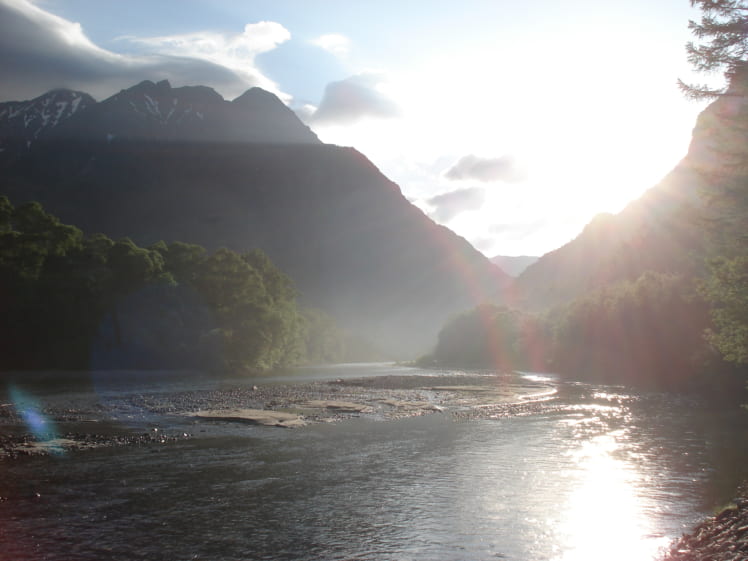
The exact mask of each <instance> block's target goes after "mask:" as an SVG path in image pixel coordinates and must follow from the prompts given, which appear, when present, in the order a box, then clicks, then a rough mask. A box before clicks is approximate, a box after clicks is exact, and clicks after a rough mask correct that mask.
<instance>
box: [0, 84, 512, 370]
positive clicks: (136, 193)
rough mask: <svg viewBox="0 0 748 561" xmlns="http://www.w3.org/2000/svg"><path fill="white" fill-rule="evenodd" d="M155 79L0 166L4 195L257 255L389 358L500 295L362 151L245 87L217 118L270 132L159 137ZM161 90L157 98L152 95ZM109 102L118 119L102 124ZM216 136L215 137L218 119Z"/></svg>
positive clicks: (472, 254) (418, 347)
mask: <svg viewBox="0 0 748 561" xmlns="http://www.w3.org/2000/svg"><path fill="white" fill-rule="evenodd" d="M159 84H161V85H159ZM159 84H153V83H141V84H140V86H141V89H140V90H136V91H135V92H134V94H135V98H136V99H137V100H138V103H133V105H135V107H133V105H131V104H130V103H129V102H130V101H131V100H128V99H127V97H128V96H127V95H125V94H123V93H122V92H121V93H120V94H118V95H120V97H119V98H117V96H112V97H113V98H115V99H112V98H109V99H110V100H112V101H110V103H109V104H105V103H104V102H101V103H99V104H97V105H96V106H94V109H89V110H88V111H87V112H86V114H81V116H78V117H75V118H70V119H68V120H67V121H66V122H65V123H63V127H64V128H63V127H61V128H60V129H58V130H57V132H56V133H55V134H52V133H48V134H45V135H44V136H43V137H40V138H38V139H37V140H36V141H34V142H33V143H32V145H31V147H30V148H29V149H27V150H25V151H24V152H22V153H18V154H16V155H15V156H14V157H12V158H6V159H5V160H2V159H0V169H2V172H3V178H4V179H3V182H2V187H1V188H0V193H2V194H6V195H8V196H9V197H10V199H11V201H12V202H13V203H14V204H19V203H21V202H24V201H27V200H38V201H39V202H41V203H42V204H43V205H44V207H45V208H46V209H48V210H49V212H51V213H53V214H55V215H57V216H58V217H60V219H61V220H63V221H64V222H66V223H72V224H76V225H78V226H79V227H81V228H82V229H83V230H84V231H85V232H89V233H93V232H98V231H100V232H103V233H105V234H107V235H109V236H112V237H122V236H129V237H131V238H132V239H133V240H135V241H136V242H137V243H138V244H141V245H147V244H150V243H153V242H155V241H158V240H160V239H163V240H165V241H167V242H169V241H175V240H180V241H185V242H192V243H198V244H200V245H204V246H206V247H208V248H209V249H212V248H216V247H220V246H226V247H229V248H231V249H235V250H237V251H246V250H249V249H252V248H254V247H258V248H260V249H262V250H263V251H265V252H266V253H267V254H268V256H269V257H270V258H271V259H272V260H273V262H274V263H276V264H277V265H278V266H279V267H280V268H281V269H282V270H283V271H284V272H286V273H287V274H289V275H290V276H291V277H292V278H293V279H294V281H295V282H296V285H297V287H298V289H299V291H300V293H301V298H302V301H303V302H304V303H305V304H307V305H312V306H315V307H319V308H322V309H324V310H326V311H328V312H330V313H331V314H332V315H333V316H334V317H335V318H336V319H337V320H338V321H339V322H340V323H341V325H342V326H343V327H345V328H347V329H349V330H350V331H352V332H353V333H357V334H361V335H363V336H364V337H366V338H368V339H369V340H370V341H372V342H373V343H374V344H375V345H377V346H379V347H380V348H382V349H383V350H385V352H388V353H389V355H390V356H393V357H395V358H413V357H414V356H415V355H416V354H418V353H422V352H425V351H426V350H428V348H429V347H430V345H431V344H432V342H433V340H434V338H435V336H436V333H437V331H438V329H439V327H440V326H441V324H442V323H443V322H444V320H445V319H446V318H447V317H449V315H451V314H453V313H456V312H458V311H461V310H463V309H465V308H468V307H471V306H473V305H476V304H478V303H480V302H482V301H485V300H496V299H501V298H503V292H504V291H505V290H507V289H508V287H509V285H510V284H511V280H510V279H509V277H507V276H506V275H505V274H504V273H503V272H502V271H501V270H500V269H499V268H498V267H496V266H495V265H493V264H491V263H490V262H489V261H488V260H487V259H486V258H485V257H484V256H483V255H482V254H480V253H479V252H478V251H477V250H476V249H475V248H473V247H472V246H471V245H470V244H469V243H468V242H467V241H466V240H464V239H463V238H460V237H459V236H457V235H456V234H455V233H454V232H452V231H450V230H448V229H447V228H445V227H443V226H439V225H437V224H436V223H434V222H433V221H432V220H431V219H430V218H428V217H427V216H426V215H425V214H424V213H423V212H422V211H421V210H420V209H418V208H417V207H415V206H414V205H412V204H411V203H410V202H408V201H407V199H406V198H405V197H404V196H403V195H402V193H401V191H400V188H399V187H398V186H397V185H396V184H395V183H393V182H392V181H390V180H389V179H387V178H386V177H385V176H384V175H383V174H382V173H381V172H380V170H379V169H378V168H377V167H376V166H375V165H374V164H373V163H372V162H371V161H369V160H368V159H367V158H366V157H365V156H364V155H362V154H361V153H359V152H358V151H356V150H354V149H352V148H342V147H338V146H333V145H327V144H323V143H321V142H320V141H319V140H318V139H317V138H316V136H314V138H312V137H310V136H309V135H308V134H306V133H305V132H304V131H308V129H307V128H306V127H305V126H304V125H303V124H302V123H301V122H300V121H298V118H297V117H296V116H295V115H294V114H293V113H292V112H291V111H290V110H289V109H288V108H286V107H285V106H282V107H279V106H278V104H280V105H282V103H281V102H280V100H277V98H275V96H272V94H268V93H265V92H261V91H257V90H249V91H248V92H247V93H245V94H244V95H243V96H240V97H239V98H237V99H236V100H234V101H233V102H223V103H222V104H221V107H222V108H223V109H226V111H227V112H228V113H227V114H231V115H233V114H234V113H233V112H234V110H239V111H242V112H244V113H246V114H247V115H248V117H247V120H246V121H243V122H250V121H252V120H253V119H254V121H253V122H255V123H260V124H263V123H264V124H265V125H267V126H264V125H263V126H260V127H259V128H257V129H256V130H255V131H254V133H263V132H264V131H269V133H268V134H269V138H267V139H265V138H264V137H257V136H255V137H251V138H252V139H253V140H245V141H238V140H234V141H232V140H231V138H233V137H232V135H234V134H235V131H236V129H231V128H229V129H227V130H228V132H227V134H226V135H225V136H224V137H221V139H220V140H217V139H216V138H217V137H216V136H215V135H214V136H211V134H213V133H212V132H211V134H206V135H205V136H206V138H204V139H200V140H198V139H196V138H195V137H194V136H191V134H192V131H190V130H189V129H188V128H181V129H171V130H178V131H179V132H182V133H184V135H183V136H169V135H167V134H162V133H160V132H158V131H159V130H160V129H159V128H158V127H161V126H162V125H161V124H159V119H160V118H161V117H163V116H164V114H165V112H164V107H166V105H164V100H168V96H172V97H173V91H174V90H175V89H173V88H170V86H168V84H162V83H159ZM136 87H137V86H136ZM158 88H161V89H162V90H163V91H164V92H166V93H164V94H163V95H162V97H161V98H157V97H155V96H154V95H151V93H150V92H154V91H155V90H156V89H158ZM177 90H179V89H177ZM124 92H129V94H133V92H132V88H131V89H130V90H124ZM186 92H187V94H190V95H193V94H194V95H197V96H198V97H199V96H210V95H211V94H210V92H207V91H204V90H200V89H198V90H195V89H192V90H187V91H186ZM129 94H128V95H129ZM145 95H148V96H149V97H150V98H151V99H152V100H153V102H155V101H158V102H159V103H158V108H157V107H156V105H155V103H153V102H151V101H149V100H148V98H146V97H145ZM105 101H106V100H105ZM268 103H271V104H272V106H273V107H274V109H272V111H267V110H265V109H266V107H267V104H268ZM108 107H114V109H115V111H114V113H115V115H114V116H111V115H110V116H109V120H108V121H107V120H106V119H105V118H103V117H102V116H101V113H102V112H104V111H105V110H106V109H107V108H108ZM192 107H193V111H192V112H190V115H194V114H195V110H194V105H193V106H192ZM157 109H158V110H157ZM119 112H126V113H119ZM258 112H259V113H261V115H260V116H258V115H257V114H258ZM121 114H127V115H130V116H132V117H133V119H135V124H134V125H133V124H132V123H125V125H127V127H129V128H126V129H123V130H126V131H133V130H134V131H135V132H138V131H143V130H144V131H146V132H147V131H150V130H154V129H155V130H156V131H157V133H156V134H153V135H151V136H150V137H147V138H144V136H143V135H137V134H130V135H128V134H122V133H120V134H117V131H112V130H109V129H111V124H112V123H114V124H119V123H121V122H122V119H120V118H119V116H120V115H121ZM166 114H168V113H166ZM283 115H286V116H288V119H287V120H286V121H285V122H286V123H287V125H283V124H282V121H283V119H285V117H284V116H283ZM100 117H101V118H100ZM263 118H264V119H265V121H263V120H262V119H263ZM76 121H77V122H76ZM213 122H214V123H220V122H221V121H220V119H216V120H214V121H213ZM81 123H82V124H81ZM275 123H281V124H280V125H279V126H278V127H275V130H274V129H273V127H272V125H273V124H275ZM84 125H85V126H84ZM149 127H150V128H149ZM284 127H285V128H284ZM213 131H214V132H216V134H217V133H218V132H221V129H220V127H219V126H218V124H216V128H214V129H213ZM279 131H280V132H279ZM107 132H108V133H110V136H105V134H104V133H107ZM78 133H80V134H78ZM254 133H253V134H254ZM309 133H310V134H313V133H311V131H309ZM76 135H77V136H76ZM226 136H228V138H226ZM299 138H301V139H302V142H297V140H298V139H299ZM281 140H282V141H281Z"/></svg>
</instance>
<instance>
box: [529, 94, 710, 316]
mask: <svg viewBox="0 0 748 561" xmlns="http://www.w3.org/2000/svg"><path fill="white" fill-rule="evenodd" d="M723 101H725V100H719V102H715V104H713V105H712V106H710V107H709V108H708V109H707V110H706V111H704V113H703V114H702V116H701V117H700V119H699V123H698V124H697V126H696V128H695V129H694V136H693V140H692V143H691V146H690V149H689V152H688V155H687V156H686V157H685V158H684V159H683V160H682V161H681V162H680V163H679V164H678V165H677V166H676V167H675V169H673V171H671V172H670V173H669V174H668V175H667V176H666V177H665V178H664V179H663V180H662V181H661V182H660V183H659V184H658V185H656V186H654V187H652V188H651V189H649V190H648V191H647V192H646V193H645V194H644V195H643V196H642V197H640V198H639V199H637V200H635V201H633V202H632V203H630V204H629V205H628V206H627V207H626V208H625V209H624V210H623V211H621V212H620V213H619V214H617V215H611V214H601V215H598V216H596V217H595V218H594V219H593V220H592V221H591V222H590V223H589V224H588V225H587V226H586V227H585V229H584V230H583V231H582V232H581V233H580V234H579V236H577V238H575V239H574V240H572V241H571V242H569V243H568V244H566V245H564V246H562V247H560V248H559V249H557V250H555V251H552V252H550V253H548V254H546V255H544V256H543V257H541V258H540V259H539V260H538V262H537V263H535V264H533V265H530V266H529V267H528V268H527V269H526V270H525V271H524V272H523V273H522V274H521V275H520V276H519V278H518V282H517V285H518V286H517V290H518V293H519V295H520V296H519V301H520V302H521V303H522V306H524V307H526V308H528V309H533V310H539V309H545V308H548V307H551V306H554V305H557V304H561V303H564V302H569V301H571V300H573V299H574V298H576V297H578V296H580V295H583V294H585V293H587V292H589V291H590V290H594V289H596V288H600V287H602V286H605V285H609V284H612V283H616V282H620V281H627V280H635V279H636V278H638V277H639V276H640V275H641V274H642V273H644V272H645V271H654V272H661V273H686V274H692V273H696V272H698V270H699V269H700V267H702V266H703V259H702V257H701V256H702V254H703V243H704V235H703V228H702V227H703V220H704V218H705V214H704V213H705V212H706V209H705V207H704V199H703V198H702V197H701V196H700V193H701V192H702V191H703V189H705V186H706V185H707V184H708V174H707V173H706V169H707V166H712V165H713V164H714V161H713V158H712V157H711V156H708V154H710V153H711V152H710V150H709V148H708V145H709V143H710V142H711V140H710V139H712V138H713V131H710V129H709V127H708V125H707V123H708V122H710V121H711V120H712V116H713V115H714V114H715V113H718V112H720V111H723V110H724V107H725V104H724V103H722V102H723Z"/></svg>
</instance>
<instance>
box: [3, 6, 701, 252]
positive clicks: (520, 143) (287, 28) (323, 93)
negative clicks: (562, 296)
mask: <svg viewBox="0 0 748 561" xmlns="http://www.w3.org/2000/svg"><path fill="white" fill-rule="evenodd" d="M601 4H602V3H600V2H594V1H591V0H573V1H570V2H567V3H564V4H563V6H561V5H558V3H555V2H551V1H550V0H535V1H533V2H527V3H524V4H523V5H521V6H520V5H516V4H514V3H500V2H490V1H479V0H472V1H467V2H461V3H459V4H458V3H454V4H453V3H448V2H439V3H433V2H409V3H403V2H393V1H382V2H377V3H376V4H375V3H366V4H364V3H350V2H342V1H337V0H335V1H328V2H308V3H303V4H302V3H299V2H294V1H291V0H285V1H284V0H277V1H272V2H271V1H256V2H251V3H247V2H231V1H228V0H219V1H214V2H204V1H201V0H184V1H181V2H177V1H175V0H165V1H162V2H159V3H157V4H153V3H150V2H146V1H145V0H133V1H131V2H128V3H106V4H104V3H101V2H91V1H87V0H38V1H36V2H33V3H30V2H28V1H27V0H0V12H2V16H3V17H1V18H0V29H1V30H2V31H3V33H2V34H1V35H2V38H0V52H3V53H4V56H3V57H2V60H3V61H4V62H2V63H0V81H1V82H2V83H3V88H2V91H0V98H1V99H0V101H7V100H11V99H14V100H23V99H30V98H32V97H36V96H37V95H41V94H42V93H44V92H45V91H48V90H49V89H52V88H55V87H70V88H74V89H80V90H83V91H86V92H88V93H90V94H92V95H93V96H94V97H95V98H96V99H97V100H101V99H104V98H106V97H108V96H109V95H112V94H114V93H116V92H117V91H119V90H120V89H122V88H126V87H129V86H132V85H134V84H135V83H137V82H139V81H141V80H143V79H152V80H159V79H168V80H170V81H171V83H172V85H173V86H175V87H176V86H182V85H196V84H202V85H207V86H211V87H213V88H215V89H216V90H217V91H218V92H219V93H221V95H223V96H224V97H225V98H227V99H233V98H234V97H237V96H238V95H240V94H241V93H242V92H243V91H245V90H246V89H248V88H249V87H252V86H259V87H262V88H265V89H268V90H270V91H272V92H274V93H276V94H277V95H278V96H279V97H280V98H281V99H282V100H283V101H284V102H285V103H286V104H287V105H288V106H289V107H290V108H292V109H293V110H295V111H296V112H297V114H298V115H299V116H300V117H301V118H302V119H303V120H304V121H305V122H306V123H307V124H308V125H309V126H310V127H311V128H312V129H313V130H314V131H315V132H316V133H317V134H318V136H319V137H320V139H321V140H322V141H324V142H328V143H333V144H339V145H346V146H353V147H355V148H356V149H358V150H359V151H360V152H362V153H363V154H364V155H365V156H367V157H368V158H369V159H370V160H372V162H373V163H374V164H375V165H376V166H377V167H379V168H380V169H381V170H382V172H383V173H384V174H385V175H386V176H387V177H389V178H390V179H391V180H393V181H394V182H396V183H397V184H398V185H400V187H401V189H402V191H403V194H404V195H405V196H406V197H407V198H408V199H409V200H411V201H412V202H413V203H414V204H416V205H417V206H418V207H419V208H421V209H422V210H423V211H424V212H426V213H427V214H428V215H429V216H431V217H432V218H433V219H434V220H435V221H436V222H438V223H441V224H444V225H445V226H447V227H449V228H451V229H452V230H454V231H455V232H456V233H457V234H459V235H461V236H463V237H465V238H466V239H467V240H468V241H470V242H471V243H472V244H473V245H474V246H475V247H476V248H477V249H479V250H481V251H482V252H483V253H484V254H486V255H487V256H489V257H492V256H494V255H542V254H543V253H547V252H548V251H551V250H553V249H556V248H557V247H560V246H561V245H563V244H565V243H566V242H568V241H569V240H571V239H572V238H574V237H575V236H576V235H577V234H579V232H581V230H582V229H583V228H584V226H585V224H587V223H588V222H589V221H590V220H591V219H592V218H593V216H594V215H596V214H598V213H600V212H619V211H620V210H622V209H623V208H624V207H625V205H626V204H627V203H629V202H630V201H632V200H634V199H636V198H637V197H639V196H640V195H641V194H642V193H643V192H644V191H646V190H647V189H648V188H650V187H652V186H654V185H655V184H656V183H657V182H658V181H659V180H660V179H662V178H663V177H664V176H665V175H666V174H667V173H668V172H669V171H670V170H671V169H672V168H673V167H674V166H675V165H676V164H677V163H678V161H679V160H680V159H681V158H682V157H683V156H684V155H685V154H686V150H687V148H688V143H689V141H690V134H691V129H692V128H693V126H694V124H695V119H696V116H697V115H698V113H699V111H701V110H702V109H703V107H704V104H703V103H702V104H695V103H693V102H688V101H686V100H685V99H684V98H683V96H682V94H681V93H680V91H679V90H678V88H677V86H676V80H677V79H678V78H683V79H685V80H686V81H688V80H691V79H693V75H692V74H691V73H690V69H689V65H688V63H687V61H686V54H685V49H684V45H685V43H686V42H687V41H688V40H689V39H690V38H691V37H690V33H689V31H688V19H689V18H691V19H695V18H697V17H698V13H697V12H696V11H695V10H692V9H691V8H690V7H689V3H688V0H663V1H661V2H659V3H658V5H657V6H652V5H650V4H649V3H648V2H644V1H643V0H636V1H632V2H628V3H625V4H623V5H613V4H611V5H601ZM144 14H148V16H147V17H144ZM9 61H12V62H9Z"/></svg>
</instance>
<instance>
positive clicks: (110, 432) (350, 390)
mask: <svg viewBox="0 0 748 561" xmlns="http://www.w3.org/2000/svg"><path fill="white" fill-rule="evenodd" d="M56 382H57V385H56V386H55V388H54V391H47V390H46V389H45V388H46V387H47V386H45V385H41V386H36V387H34V388H33V389H30V390H26V391H24V392H23V396H24V397H23V399H19V398H18V397H17V396H16V399H15V400H14V399H13V395H10V394H9V395H5V396H2V399H3V401H2V403H0V459H2V458H18V457H21V456H26V455H36V454H54V453H60V452H68V451H73V450H87V449H91V448H97V447H103V446H120V445H151V444H153V445H156V444H158V445H164V444H169V443H173V442H177V441H179V440H183V439H186V438H191V437H192V435H193V434H194V433H195V432H198V431H200V430H203V431H204V429H201V427H205V424H206V423H249V424H256V425H263V426H270V427H281V428H300V427H303V426H305V425H308V424H315V423H331V422H339V421H344V420H346V419H350V418H354V417H368V418H372V419H375V420H383V421H386V420H393V419H399V418H404V417H413V416H420V415H428V414H448V415H452V416H453V417H455V418H458V419H468V418H477V417H506V416H513V415H520V414H531V413H533V412H538V411H539V410H540V409H541V408H542V407H545V406H547V405H545V398H546V397H547V396H548V394H549V392H550V393H552V391H553V390H552V388H551V386H544V385H542V384H539V383H538V382H537V381H535V382H528V383H527V386H526V387H524V386H519V387H518V386H517V384H516V383H513V384H511V385H510V384H508V383H507V377H506V375H501V374H488V373H486V374H464V375H446V374H445V375H389V376H375V377H362V378H350V379H338V378H333V379H329V380H320V381H313V382H305V383H302V382H300V383H273V382H267V383H262V379H251V378H247V379H243V380H241V381H239V380H232V381H231V382H230V383H228V384H222V386H223V387H218V388H215V387H214V388H209V389H199V390H184V389H182V390H171V391H164V390H163V388H154V389H153V390H151V391H148V390H147V389H146V390H145V391H144V389H143V388H140V389H133V390H132V391H130V390H127V389H125V390H124V391H122V390H120V391H117V392H111V391H106V390H100V391H96V389H95V388H96V385H91V386H90V387H89V388H88V389H87V390H85V391H81V390H80V388H79V389H78V390H77V391H75V392H65V391H60V390H59V384H60V381H59V380H57V381H56ZM16 393H18V392H16Z"/></svg>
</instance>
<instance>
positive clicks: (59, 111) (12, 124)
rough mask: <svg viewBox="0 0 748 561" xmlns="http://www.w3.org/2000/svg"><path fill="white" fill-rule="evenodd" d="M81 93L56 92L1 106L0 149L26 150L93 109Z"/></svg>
mask: <svg viewBox="0 0 748 561" xmlns="http://www.w3.org/2000/svg"><path fill="white" fill-rule="evenodd" d="M95 104H96V101H95V100H94V98H92V97H91V96H90V95H88V94H87V93H84V92H79V91H74V90H68V89H63V88H58V89H54V90H50V91H48V92H47V93H45V94H42V95H40V96H38V97H35V98H34V99H31V100H28V101H9V102H5V103H0V149H1V150H2V151H5V150H8V149H13V148H16V149H25V148H28V147H29V146H30V144H31V143H32V142H33V141H35V140H36V139H38V138H40V137H42V136H44V135H45V134H46V133H47V132H48V131H49V130H51V129H53V128H55V127H57V126H58V125H60V124H62V123H63V122H65V121H67V120H68V119H70V118H71V117H72V116H73V115H75V114H77V113H79V112H80V111H83V110H85V109H86V108H87V107H89V106H92V105H95Z"/></svg>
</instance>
